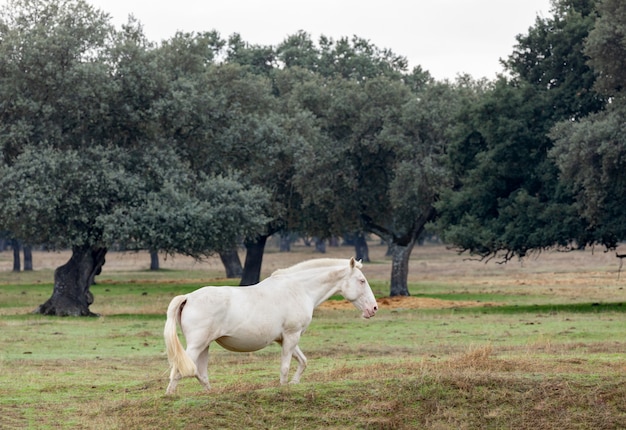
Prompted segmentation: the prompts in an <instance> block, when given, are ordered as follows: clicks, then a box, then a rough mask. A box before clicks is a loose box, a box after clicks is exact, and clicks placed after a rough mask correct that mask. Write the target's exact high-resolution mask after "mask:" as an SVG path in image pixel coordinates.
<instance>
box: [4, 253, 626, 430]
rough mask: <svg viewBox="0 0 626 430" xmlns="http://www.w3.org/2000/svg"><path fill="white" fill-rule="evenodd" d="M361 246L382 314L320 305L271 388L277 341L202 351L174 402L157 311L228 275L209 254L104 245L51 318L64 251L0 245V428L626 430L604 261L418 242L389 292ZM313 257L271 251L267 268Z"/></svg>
mask: <svg viewBox="0 0 626 430" xmlns="http://www.w3.org/2000/svg"><path fill="white" fill-rule="evenodd" d="M370 245H371V248H370V256H371V258H372V260H373V262H372V263H369V264H366V265H365V267H364V273H365V274H366V276H367V277H368V279H369V281H370V284H371V285H372V288H373V290H374V291H375V293H376V295H377V296H378V297H379V304H380V307H381V310H380V311H379V313H378V314H377V316H376V317H375V318H373V319H371V320H363V319H361V318H359V312H358V311H357V310H356V309H354V308H353V307H352V306H351V305H349V304H346V303H344V302H342V301H341V300H331V301H329V302H327V304H325V305H323V306H322V307H320V308H319V309H318V310H317V311H316V314H315V317H314V320H313V323H312V324H311V326H310V328H309V330H308V331H307V333H306V334H305V335H304V337H303V339H302V341H301V348H302V350H303V351H304V353H305V354H306V355H307V357H308V358H309V367H308V369H307V371H306V372H305V374H304V376H303V378H302V382H301V383H300V384H298V385H295V386H286V387H280V386H278V384H277V381H278V366H279V363H278V361H279V358H278V352H279V349H278V346H273V347H269V348H267V349H265V350H263V351H260V352H256V353H251V354H236V353H231V352H228V351H225V350H223V349H221V348H220V347H219V346H217V345H214V346H213V347H212V349H211V362H210V364H209V366H210V367H209V374H210V378H211V383H212V385H213V389H212V390H211V391H210V392H208V393H206V392H202V391H201V390H200V385H199V384H198V383H197V381H195V380H192V379H186V380H184V381H182V382H181V384H180V385H179V391H178V394H177V395H176V396H173V397H166V396H164V391H165V387H166V386H167V382H168V380H167V379H168V372H167V359H166V357H165V354H164V346H163V341H162V335H161V333H162V329H163V322H164V316H163V315H164V312H165V308H166V307H167V304H168V302H169V300H170V299H171V297H173V296H174V295H176V294H180V293H184V292H187V291H191V290H193V289H196V288H198V287H200V286H202V285H208V284H220V285H221V284H228V283H231V281H227V280H223V279H221V277H222V276H223V275H222V273H223V270H222V268H221V264H220V262H219V259H217V258H215V259H210V260H207V261H204V262H194V261H193V260H190V259H186V258H183V257H179V256H177V257H175V258H172V257H169V258H167V259H162V261H161V267H162V270H160V271H158V272H150V271H149V270H146V269H147V268H148V265H149V258H148V256H147V254H143V253H141V254H118V253H110V254H109V255H108V257H107V264H106V265H105V267H104V270H103V273H102V275H101V276H99V277H98V279H97V281H98V283H97V285H95V286H94V287H93V288H92V291H93V293H94V296H95V303H94V305H93V306H92V310H93V311H94V312H98V313H100V314H101V315H102V316H101V317H99V318H52V317H42V316H38V315H33V314H31V313H30V311H32V310H33V309H34V308H35V307H36V306H37V305H39V304H40V303H43V302H44V301H45V300H46V299H47V298H48V297H49V296H50V294H51V292H52V270H53V269H54V268H55V267H57V266H58V265H60V264H63V263H64V262H65V261H66V260H67V258H68V254H67V253H36V254H35V256H34V257H35V258H34V266H35V269H36V270H35V271H34V272H31V273H24V272H22V273H12V272H11V271H10V270H11V267H12V266H11V261H12V260H11V258H12V256H11V254H10V253H0V345H1V346H0V428H2V429H4V428H7V429H13V428H32V429H48V428H49V429H53V428H54V429H58V428H67V429H69V428H72V429H147V428H151V429H152V428H155V429H157V428H163V429H174V428H181V429H183V428H184V429H212V428H216V429H217V428H220V429H223V428H237V429H240V428H260V429H263V428H266V429H316V428H320V427H326V428H331V429H334V428H337V429H340V428H354V429H357V428H390V429H391V428H421V429H483V428H493V429H505V428H506V429H509V428H511V429H533V430H536V429H589V428H594V429H620V428H626V376H625V375H626V372H625V371H626V355H625V352H626V329H625V328H626V292H625V290H624V286H625V285H626V279H624V278H623V279H621V280H620V279H618V273H617V269H618V267H619V260H618V259H617V258H615V255H614V254H613V253H604V252H602V251H601V250H595V252H593V251H592V250H586V251H576V252H571V253H558V252H546V253H543V254H541V255H539V256H534V257H531V258H527V259H525V260H524V261H522V262H519V261H511V262H509V263H508V264H506V265H503V264H497V263H496V262H494V261H492V262H489V263H485V262H479V261H474V260H469V259H467V256H459V255H457V254H456V253H454V252H453V251H449V250H446V249H445V248H444V247H442V246H424V247H418V248H416V249H415V250H414V252H413V255H412V259H411V264H410V272H411V274H410V279H409V281H410V291H411V294H412V297H411V298H407V299H393V300H392V299H389V298H386V297H385V296H386V295H387V294H388V291H389V282H388V278H389V269H390V261H389V260H388V259H387V258H386V257H385V256H384V252H385V247H384V246H379V245H377V244H374V243H372V244H370ZM351 254H352V249H350V248H345V247H340V248H328V253H327V255H326V256H336V257H349V256H350V255H351ZM319 256H320V254H315V253H313V251H312V250H311V249H310V248H306V247H295V248H294V250H293V252H291V253H288V254H285V253H278V252H275V251H272V250H269V252H268V253H267V254H266V257H265V262H264V275H267V274H269V273H271V272H272V271H273V270H275V269H276V268H279V267H285V266H288V265H290V264H293V263H295V262H297V261H301V260H304V259H307V258H315V257H319ZM293 367H295V366H293ZM292 370H293V369H292Z"/></svg>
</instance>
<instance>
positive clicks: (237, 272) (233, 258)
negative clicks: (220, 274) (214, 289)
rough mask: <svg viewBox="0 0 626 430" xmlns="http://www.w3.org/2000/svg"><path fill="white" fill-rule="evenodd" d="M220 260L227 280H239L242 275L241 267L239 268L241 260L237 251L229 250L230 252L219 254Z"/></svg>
mask: <svg viewBox="0 0 626 430" xmlns="http://www.w3.org/2000/svg"><path fill="white" fill-rule="evenodd" d="M220 260H222V264H223V265H224V269H226V277H227V278H229V279H230V278H239V277H241V275H242V274H243V267H241V260H240V259H239V253H238V252H237V249H236V248H235V249H231V250H230V251H222V252H220Z"/></svg>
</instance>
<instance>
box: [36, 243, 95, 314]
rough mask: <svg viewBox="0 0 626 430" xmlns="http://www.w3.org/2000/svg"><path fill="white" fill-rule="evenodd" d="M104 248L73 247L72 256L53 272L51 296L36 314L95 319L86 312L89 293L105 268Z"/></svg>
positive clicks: (88, 303) (90, 300)
mask: <svg viewBox="0 0 626 430" xmlns="http://www.w3.org/2000/svg"><path fill="white" fill-rule="evenodd" d="M106 252H107V249H106V248H92V247H90V246H80V247H78V246H76V247H74V248H73V249H72V256H71V257H70V259H69V261H68V262H67V263H65V264H64V265H63V266H60V267H57V269H56V270H55V271H54V290H53V292H52V296H51V297H50V298H49V299H48V301H46V302H45V303H44V304H42V305H40V306H39V308H37V310H35V313H39V314H43V315H56V316H96V314H94V313H92V312H91V311H90V310H89V306H90V305H91V304H92V303H93V294H92V293H91V291H90V290H89V288H90V287H91V285H92V284H93V283H94V279H95V277H96V275H98V274H100V271H101V270H102V266H103V265H104V262H105V260H104V257H105V255H106Z"/></svg>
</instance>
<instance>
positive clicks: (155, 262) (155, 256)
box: [150, 251, 159, 270]
mask: <svg viewBox="0 0 626 430" xmlns="http://www.w3.org/2000/svg"><path fill="white" fill-rule="evenodd" d="M150 270H159V253H158V252H157V251H150Z"/></svg>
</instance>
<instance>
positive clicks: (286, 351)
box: [280, 333, 302, 384]
mask: <svg viewBox="0 0 626 430" xmlns="http://www.w3.org/2000/svg"><path fill="white" fill-rule="evenodd" d="M299 341H300V333H291V334H288V335H283V339H282V341H281V342H280V344H281V345H282V347H283V349H282V352H281V354H280V383H281V384H286V383H287V380H288V378H289V367H290V366H291V357H292V356H293V355H294V354H295V351H296V348H298V342H299ZM300 373H302V372H300ZM296 382H297V381H296Z"/></svg>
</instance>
